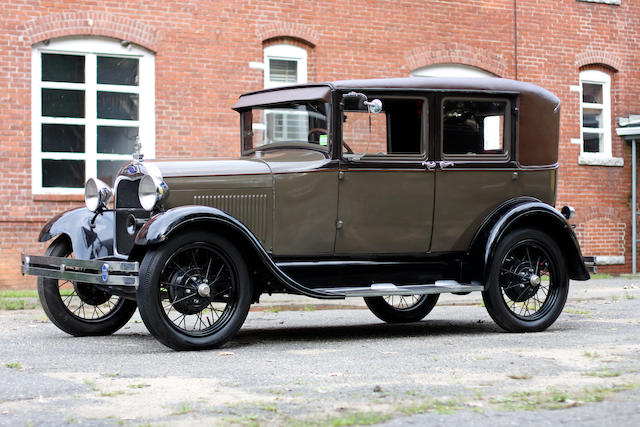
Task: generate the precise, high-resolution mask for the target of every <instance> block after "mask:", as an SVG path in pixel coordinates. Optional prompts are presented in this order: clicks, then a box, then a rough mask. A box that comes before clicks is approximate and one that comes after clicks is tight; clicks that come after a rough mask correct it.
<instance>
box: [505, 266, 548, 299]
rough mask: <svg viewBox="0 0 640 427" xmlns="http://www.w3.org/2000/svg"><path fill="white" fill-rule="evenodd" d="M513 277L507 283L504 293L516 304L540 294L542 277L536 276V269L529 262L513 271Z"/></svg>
mask: <svg viewBox="0 0 640 427" xmlns="http://www.w3.org/2000/svg"><path fill="white" fill-rule="evenodd" d="M512 273H513V277H512V279H511V280H510V281H509V282H508V283H506V284H505V285H506V286H505V289H504V292H505V293H506V294H507V296H508V297H509V299H511V300H512V301H515V302H523V301H526V300H528V299H529V298H531V297H532V296H534V295H535V294H536V292H538V286H540V276H538V275H537V274H535V269H534V268H533V267H532V266H531V264H530V263H528V262H522V263H520V264H518V265H517V266H515V268H514V269H513V270H512Z"/></svg>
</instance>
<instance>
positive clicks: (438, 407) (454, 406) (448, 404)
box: [398, 399, 461, 415]
mask: <svg viewBox="0 0 640 427" xmlns="http://www.w3.org/2000/svg"><path fill="white" fill-rule="evenodd" d="M460 408H461V405H460V403H459V402H458V401H457V400H455V399H447V400H440V399H434V400H428V401H426V402H421V403H417V404H414V405H408V406H402V407H400V408H398V410H399V411H400V412H402V413H403V414H406V415H415V414H424V413H425V412H437V413H438V414H453V413H454V412H456V411H457V410H458V409H460Z"/></svg>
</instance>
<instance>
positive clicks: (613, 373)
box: [582, 368, 621, 378]
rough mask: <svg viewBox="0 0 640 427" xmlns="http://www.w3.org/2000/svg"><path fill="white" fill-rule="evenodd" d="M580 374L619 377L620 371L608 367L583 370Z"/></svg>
mask: <svg viewBox="0 0 640 427" xmlns="http://www.w3.org/2000/svg"><path fill="white" fill-rule="evenodd" d="M582 375H586V376H588V377H598V378H612V377H619V376H620V375H621V374H620V371H612V370H611V369H609V368H604V369H600V370H599V371H589V372H585V373H583V374H582Z"/></svg>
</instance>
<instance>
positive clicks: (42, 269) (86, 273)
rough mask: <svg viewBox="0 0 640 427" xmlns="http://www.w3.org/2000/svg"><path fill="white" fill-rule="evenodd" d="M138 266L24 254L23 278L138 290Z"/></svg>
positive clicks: (134, 264) (136, 263)
mask: <svg viewBox="0 0 640 427" xmlns="http://www.w3.org/2000/svg"><path fill="white" fill-rule="evenodd" d="M139 269H140V265H139V263H138V262H129V261H117V260H116V261H113V260H99V259H93V260H84V259H75V258H62V257H51V256H37V255H25V254H22V274H23V275H25V274H28V275H32V276H39V277H47V278H50V279H62V280H72V281H75V282H83V283H94V284H98V285H113V286H126V287H134V288H136V289H137V288H138V272H139Z"/></svg>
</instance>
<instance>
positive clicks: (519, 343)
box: [0, 278, 640, 427]
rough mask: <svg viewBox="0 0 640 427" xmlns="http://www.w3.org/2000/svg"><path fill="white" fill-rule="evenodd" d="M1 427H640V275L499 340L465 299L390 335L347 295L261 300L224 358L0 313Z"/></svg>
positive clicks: (474, 299) (135, 330)
mask: <svg viewBox="0 0 640 427" xmlns="http://www.w3.org/2000/svg"><path fill="white" fill-rule="evenodd" d="M0 330H1V331H2V332H1V333H0V379H1V380H0V425H11V426H15V425H18V426H20V425H47V426H49V425H91V426H94V425H96V426H101V425H108V426H112V425H132V426H138V425H193V424H198V425H358V424H383V425H389V426H401V425H416V426H417V425H459V424H462V423H464V424H465V425H472V426H476V425H477V426H495V425H500V426H503V425H504V426H507V425H519V426H521V425H536V426H545V425H559V424H561V425H576V426H578V425H579V426H585V425H587V426H590V425H593V426H616V427H620V426H636V425H639V424H640V411H638V409H637V408H638V404H639V403H640V361H639V360H638V359H639V357H640V278H622V279H602V280H592V281H589V282H586V283H581V282H572V286H571V291H570V298H569V301H568V303H567V306H566V308H565V311H564V313H563V314H562V315H561V317H560V318H559V319H558V321H557V322H556V323H555V324H554V325H553V326H552V327H551V328H549V329H548V330H547V331H545V332H542V333H534V334H510V333H505V332H502V331H501V330H500V329H499V328H498V327H497V326H496V325H495V324H494V323H493V322H492V320H491V318H490V317H489V315H488V314H487V313H486V310H485V309H484V307H483V306H482V299H481V297H480V295H479V294H470V295H467V296H455V295H443V296H442V298H441V300H440V302H439V304H438V306H436V308H435V309H434V310H433V312H432V313H431V314H430V315H429V316H428V317H427V318H426V319H425V320H423V321H422V322H418V323H414V324H400V325H389V324H384V323H382V322H381V321H379V320H378V319H377V318H376V317H374V316H373V315H372V314H371V313H369V311H368V310H367V309H366V307H365V306H364V304H363V302H362V300H361V299H352V300H344V301H332V302H326V301H319V300H312V299H307V298H303V297H295V296H288V295H280V296H271V297H264V298H262V301H261V303H260V304H258V305H256V306H254V308H253V310H252V312H251V313H250V314H249V316H248V318H247V321H246V322H245V325H244V326H243V328H242V330H241V331H240V333H239V334H238V336H237V337H236V338H235V339H234V340H233V341H232V342H230V343H229V344H228V345H227V346H226V347H225V348H222V349H218V350H211V351H200V352H175V351H173V350H170V349H168V348H166V347H164V346H162V345H161V344H159V343H158V342H157V341H156V340H155V339H154V338H153V337H151V336H150V335H149V333H148V332H147V331H146V329H145V327H144V325H143V324H142V323H141V321H140V319H139V317H138V316H137V315H136V316H134V318H133V319H132V320H131V321H130V322H129V324H128V325H127V326H126V327H125V328H123V329H122V330H121V331H119V332H118V333H116V334H114V335H112V336H108V337H87V338H74V337H70V336H68V335H66V334H64V333H63V332H61V331H60V330H58V329H57V328H56V327H55V326H53V325H52V324H51V323H50V322H49V321H48V320H47V319H46V316H45V315H44V313H43V312H42V311H41V310H40V309H35V310H22V311H0Z"/></svg>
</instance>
